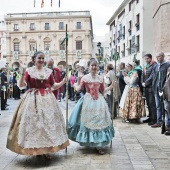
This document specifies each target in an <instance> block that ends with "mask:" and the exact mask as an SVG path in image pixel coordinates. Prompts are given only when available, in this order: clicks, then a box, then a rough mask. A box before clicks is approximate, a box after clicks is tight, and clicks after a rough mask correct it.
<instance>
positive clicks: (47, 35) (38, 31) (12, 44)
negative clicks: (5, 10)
mask: <svg viewBox="0 0 170 170" xmlns="http://www.w3.org/2000/svg"><path fill="white" fill-rule="evenodd" d="M5 21H6V25H7V30H6V34H7V35H6V36H7V61H8V62H9V65H10V66H11V67H18V66H19V60H23V61H26V62H27V63H30V62H31V56H33V54H34V52H35V51H43V52H44V53H45V57H46V58H48V57H51V58H53V59H54V62H55V65H65V61H66V58H65V57H66V56H65V55H66V51H65V50H66V46H65V44H63V45H60V44H61V42H62V40H63V39H64V38H65V36H66V35H65V29H66V27H65V26H66V24H67V25H68V26H67V27H68V28H67V30H68V39H69V40H68V61H69V64H70V65H75V63H77V62H79V60H80V59H86V60H89V58H90V57H91V56H92V40H93V27H92V18H91V15H90V12H89V11H74V12H73V11H68V12H43V13H42V12H41V13H15V14H7V15H6V16H5Z"/></svg>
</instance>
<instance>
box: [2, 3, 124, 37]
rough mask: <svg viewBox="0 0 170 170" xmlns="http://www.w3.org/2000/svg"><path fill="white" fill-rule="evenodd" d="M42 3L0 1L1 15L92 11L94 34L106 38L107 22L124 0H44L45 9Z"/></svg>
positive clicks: (107, 31)
mask: <svg viewBox="0 0 170 170" xmlns="http://www.w3.org/2000/svg"><path fill="white" fill-rule="evenodd" d="M41 1H42V0H36V4H35V8H34V0H0V15H5V14H6V13H23V12H26V13H27V12H52V11H56V12H62V11H86V10H88V11H90V14H91V16H92V22H93V33H94V34H95V35H97V36H104V35H105V33H109V26H106V22H107V21H108V20H109V19H110V18H111V16H112V15H113V14H114V12H115V10H116V9H117V8H118V6H119V5H120V4H121V3H122V2H123V0H60V8H59V6H58V2H59V0H52V2H53V6H52V7H51V0H44V8H41Z"/></svg>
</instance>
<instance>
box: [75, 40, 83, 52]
mask: <svg viewBox="0 0 170 170" xmlns="http://www.w3.org/2000/svg"><path fill="white" fill-rule="evenodd" d="M76 50H82V41H76Z"/></svg>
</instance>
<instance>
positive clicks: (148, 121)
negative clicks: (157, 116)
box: [143, 118, 151, 123]
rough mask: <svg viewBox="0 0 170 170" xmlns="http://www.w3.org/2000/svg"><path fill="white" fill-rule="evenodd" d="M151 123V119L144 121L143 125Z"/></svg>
mask: <svg viewBox="0 0 170 170" xmlns="http://www.w3.org/2000/svg"><path fill="white" fill-rule="evenodd" d="M150 122H151V119H150V118H148V119H146V120H144V121H143V123H150Z"/></svg>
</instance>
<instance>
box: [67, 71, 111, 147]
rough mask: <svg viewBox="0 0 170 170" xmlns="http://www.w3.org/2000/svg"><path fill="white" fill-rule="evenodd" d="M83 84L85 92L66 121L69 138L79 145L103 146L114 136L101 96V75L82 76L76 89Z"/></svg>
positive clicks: (104, 102) (108, 113) (107, 110)
mask: <svg viewBox="0 0 170 170" xmlns="http://www.w3.org/2000/svg"><path fill="white" fill-rule="evenodd" d="M84 86H85V88H86V94H85V95H84V96H83V97H82V98H80V99H79V101H78V103H77V104H76V106H75V108H74V109H73V112H72V113H71V116H70V118H69V122H68V136H69V139H71V140H73V141H75V142H78V143H79V144H80V145H81V146H88V147H103V146H105V145H107V144H109V143H110V142H111V140H112V138H113V137H114V128H113V125H112V122H111V117H110V112H109V109H108V105H107V103H106V101H105V99H104V97H103V95H102V94H103V92H104V85H103V77H102V76H99V75H97V74H96V76H95V78H94V77H92V75H91V74H87V75H85V76H83V77H82V80H81V83H80V85H79V86H78V85H75V87H76V90H81V89H82V88H83V87H84Z"/></svg>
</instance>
